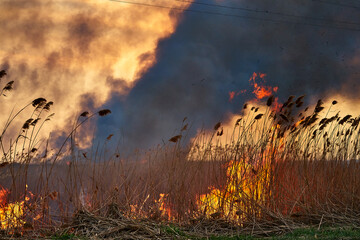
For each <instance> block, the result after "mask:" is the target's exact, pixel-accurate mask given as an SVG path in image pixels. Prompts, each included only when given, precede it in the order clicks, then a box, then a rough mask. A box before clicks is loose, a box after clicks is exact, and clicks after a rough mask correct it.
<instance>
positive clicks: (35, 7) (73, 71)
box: [0, 0, 190, 146]
mask: <svg viewBox="0 0 360 240" xmlns="http://www.w3.org/2000/svg"><path fill="white" fill-rule="evenodd" d="M143 2H147V3H151V2H153V1H151V0H147V1H143ZM157 2H158V4H167V5H169V6H173V7H180V8H186V7H188V6H189V4H190V3H188V2H187V3H184V2H171V3H169V1H165V0H159V1H157ZM0 9H1V14H0V36H1V37H0V46H1V47H0V67H1V69H5V70H6V71H7V73H8V75H7V76H6V78H5V80H7V81H11V80H13V81H15V83H14V91H13V92H12V93H11V94H8V96H7V97H6V98H2V99H1V100H0V101H1V104H0V111H1V113H2V117H1V118H0V124H1V125H4V123H5V121H6V119H7V117H8V116H9V114H10V110H11V109H12V108H13V107H14V106H15V109H14V110H15V112H16V110H17V109H20V108H21V107H22V106H24V105H25V104H26V103H28V102H31V101H32V100H33V99H35V98H37V97H44V98H46V99H47V100H49V101H50V100H51V101H54V103H55V104H54V106H53V108H52V111H53V112H55V113H56V115H55V116H54V118H53V119H52V123H49V124H47V125H46V126H48V128H47V129H44V131H43V132H44V133H48V132H49V131H52V135H53V136H61V135H63V132H68V131H69V130H70V128H71V126H72V124H73V121H75V120H76V118H77V116H78V115H79V114H80V113H81V112H82V111H84V110H90V111H95V110H96V109H98V108H99V107H101V106H102V105H103V104H104V103H106V101H108V100H109V97H110V96H111V94H114V93H116V94H118V95H121V96H125V95H126V94H128V93H129V91H130V90H131V88H133V86H134V85H135V83H136V81H137V80H138V79H139V78H140V77H141V76H142V74H143V73H145V72H146V71H147V70H148V69H149V67H151V66H153V65H154V64H155V63H156V56H155V50H156V48H157V44H158V41H159V39H163V38H166V37H168V36H170V35H171V34H172V33H173V32H174V30H175V27H176V25H177V22H178V19H179V17H180V14H181V12H179V11H176V12H174V11H172V10H171V9H158V8H148V7H141V6H137V5H130V4H124V3H119V2H113V1H105V0H26V1H23V0H16V1H13V0H3V1H0ZM1 69H0V70H1ZM18 119H19V122H15V123H14V124H13V126H15V129H13V132H14V133H17V132H18V131H19V128H20V127H21V126H22V124H23V122H24V121H25V120H26V114H25V115H24V116H23V117H22V118H21V117H19V118H18ZM45 128H46V127H45ZM93 133H94V131H93V130H91V129H88V131H86V132H84V133H83V134H82V136H81V137H82V139H81V141H80V142H79V143H80V144H82V145H83V146H87V144H89V143H90V142H91V141H90V140H91V137H92V134H93ZM41 137H45V138H47V137H48V135H43V136H41Z"/></svg>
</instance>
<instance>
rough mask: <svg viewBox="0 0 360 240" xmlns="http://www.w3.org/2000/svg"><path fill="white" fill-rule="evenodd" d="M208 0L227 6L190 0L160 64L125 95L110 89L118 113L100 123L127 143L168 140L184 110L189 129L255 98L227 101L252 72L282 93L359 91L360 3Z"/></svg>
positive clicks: (282, 97)
mask: <svg viewBox="0 0 360 240" xmlns="http://www.w3.org/2000/svg"><path fill="white" fill-rule="evenodd" d="M195 2H198V3H200V2H201V1H195ZM349 2H350V1H349ZM206 3H209V4H223V5H227V6H231V7H232V9H229V8H219V7H211V6H205V5H199V4H195V3H193V4H192V6H191V7H190V10H192V11H194V12H187V13H186V14H185V16H184V20H183V21H182V23H181V24H180V25H179V27H178V29H177V31H176V32H175V34H174V35H172V36H171V38H169V39H166V40H164V41H162V42H161V44H160V45H159V46H158V48H157V59H158V62H157V64H156V65H155V66H154V67H153V68H152V69H151V70H150V71H149V72H148V73H146V74H145V75H144V77H143V78H142V79H141V81H140V82H139V84H137V85H136V86H135V88H133V89H132V91H131V92H130V95H129V96H128V98H127V99H126V100H122V99H120V98H119V97H117V96H115V95H114V96H113V98H112V100H111V101H110V102H109V103H108V104H107V106H109V107H110V108H111V109H112V110H113V112H114V113H115V115H116V116H117V117H115V118H112V119H109V120H107V122H106V125H102V124H101V125H100V127H101V128H103V129H106V130H107V131H109V132H111V131H117V129H121V131H122V132H123V133H124V136H125V139H126V144H127V146H135V147H136V146H139V147H140V146H146V147H148V146H150V145H153V144H157V143H161V139H163V140H164V141H165V142H167V140H168V139H169V138H170V137H172V136H173V134H174V131H176V130H179V128H180V125H181V122H182V120H183V118H184V117H188V121H189V122H190V123H191V124H192V130H193V131H192V133H194V132H195V130H196V129H198V128H199V127H201V126H202V124H205V127H206V126H213V125H214V124H215V123H216V122H218V121H221V120H223V119H224V118H225V117H226V115H227V114H228V113H229V112H234V113H236V112H239V111H240V109H241V107H242V105H243V104H244V101H245V100H248V99H250V98H253V96H250V95H239V96H237V97H235V98H234V99H233V101H232V102H229V101H228V99H229V95H228V93H229V92H230V91H236V92H238V91H241V90H243V89H248V88H249V81H248V80H249V78H250V76H251V75H252V74H253V72H263V73H266V74H267V84H268V85H272V86H278V87H279V90H278V92H277V93H278V95H279V100H280V101H284V100H285V99H286V98H287V97H288V96H289V95H298V96H299V95H303V94H306V95H307V96H308V97H307V99H313V100H317V99H318V98H320V97H327V96H330V97H331V96H335V94H336V96H337V97H338V96H339V95H340V96H347V97H348V98H354V101H355V100H356V99H357V100H358V99H359V97H358V92H359V90H360V84H359V73H360V71H359V70H360V65H359V64H360V55H359V54H360V51H359V46H360V45H359V40H360V31H359V30H360V14H359V11H358V9H356V8H349V7H341V6H336V5H334V4H325V3H322V2H320V1H308V0H290V1H264V0H242V1H206ZM351 3H352V4H355V3H354V2H353V1H352V2H351ZM358 6H359V5H358ZM235 8H249V9H255V10H256V11H258V12H254V11H253V12H250V11H240V10H238V9H235ZM196 11H207V12H217V13H220V14H217V15H212V14H208V13H206V14H204V13H199V12H196ZM226 15H237V16H226ZM291 15H292V16H291ZM239 16H242V17H239ZM298 16H303V17H298ZM349 22H352V23H349ZM354 23H355V24H354ZM338 100H340V99H338ZM119 102H122V104H121V106H120V105H119Z"/></svg>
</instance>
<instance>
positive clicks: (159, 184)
mask: <svg viewBox="0 0 360 240" xmlns="http://www.w3.org/2000/svg"><path fill="white" fill-rule="evenodd" d="M3 76H4V75H3ZM6 86H7V85H6ZM6 86H5V87H6ZM8 88H9V87H8ZM8 90H11V89H10V88H9V89H8ZM303 98H304V97H303V96H301V97H298V98H295V97H294V96H291V97H289V99H288V100H287V101H286V102H285V103H284V104H283V105H282V107H281V108H279V109H278V108H274V107H273V104H274V97H272V96H271V97H269V99H268V100H267V102H266V103H263V104H259V103H256V104H253V106H251V105H247V104H245V105H244V108H243V109H242V111H241V113H240V114H239V116H238V117H236V118H234V119H232V120H231V121H229V122H228V123H225V124H224V123H216V124H214V127H213V129H204V130H201V131H199V132H198V134H197V135H196V136H195V137H194V138H192V139H187V138H186V136H187V134H188V123H187V121H186V119H184V120H183V121H182V125H181V128H180V130H179V132H178V133H177V135H175V136H174V137H172V138H170V139H169V141H168V142H166V143H164V144H162V145H159V146H157V147H155V148H153V149H150V150H148V151H146V152H141V151H140V152H135V153H134V154H133V155H131V156H128V157H124V155H123V154H122V152H121V151H119V150H118V149H107V148H106V144H104V145H103V147H97V146H93V147H92V148H89V149H86V150H85V149H79V148H78V147H76V146H77V141H80V140H79V138H77V137H76V136H77V135H76V134H77V133H78V131H80V129H81V128H82V127H83V126H84V125H85V124H86V122H87V121H89V120H90V119H91V118H95V117H104V116H106V115H108V114H110V113H111V111H110V110H108V109H104V110H100V111H98V112H95V113H88V112H83V113H82V114H81V115H80V116H79V117H78V118H77V121H76V122H75V124H74V127H73V129H72V130H71V131H70V132H69V134H68V135H67V136H66V137H65V140H64V142H63V143H62V144H60V145H59V146H58V149H55V153H54V154H53V155H48V154H46V153H47V152H48V149H47V147H46V146H45V148H44V149H43V150H40V147H39V146H38V143H39V140H38V139H37V136H38V133H39V131H41V129H42V126H43V124H45V123H46V124H47V122H48V121H49V119H51V117H52V114H51V113H50V112H49V111H50V107H51V105H52V102H48V101H47V100H46V99H43V98H38V99H35V100H34V101H32V102H30V103H29V104H28V105H27V106H26V107H24V108H23V109H32V113H31V116H30V117H29V118H27V120H25V121H24V124H23V125H22V126H15V128H16V127H18V132H19V134H18V135H17V137H16V138H14V137H13V136H12V137H9V135H8V132H7V131H9V129H12V128H11V127H12V125H11V124H12V123H13V120H14V119H15V118H17V117H19V115H18V113H15V114H14V113H12V114H11V115H10V117H9V119H8V121H7V123H6V124H5V127H4V129H3V131H2V134H1V136H0V140H1V141H0V143H1V144H0V145H1V151H2V159H1V163H0V174H1V175H0V185H1V187H2V188H1V189H0V190H1V191H0V220H1V229H2V234H3V236H8V237H10V238H11V237H21V236H23V237H26V236H28V237H30V238H35V237H37V238H44V237H48V236H54V233H56V234H57V236H58V237H54V238H55V239H66V238H71V237H72V236H76V237H79V238H80V239H94V238H95V239H96V238H118V237H121V238H126V239H173V238H184V239H186V238H190V239H243V238H241V237H239V236H249V237H244V239H254V238H255V237H267V238H268V239H269V238H270V239H271V238H273V239H312V238H314V239H338V237H341V238H344V239H354V238H356V237H357V235H358V234H359V231H358V230H357V229H358V228H359V227H360V218H359V216H360V204H359V200H360V175H359V171H360V161H359V159H360V158H359V155H360V145H359V144H360V143H359V139H360V138H359V137H360V128H359V122H360V117H353V116H351V115H345V116H342V115H341V113H340V112H334V110H333V109H334V107H335V105H337V102H336V101H333V102H330V103H326V104H325V103H323V101H322V100H319V101H318V102H317V103H316V104H314V106H313V107H310V108H308V107H304V106H303V104H304V101H303ZM21 111H23V110H20V112H21ZM20 112H19V113H20ZM14 139H16V140H15V141H14ZM110 139H111V136H109V138H108V139H107V140H106V141H110ZM170 226H176V227H170ZM338 226H351V228H339V227H338ZM332 227H336V228H332ZM299 229H300V230H299ZM317 229H319V230H317ZM226 236H237V237H227V238H226Z"/></svg>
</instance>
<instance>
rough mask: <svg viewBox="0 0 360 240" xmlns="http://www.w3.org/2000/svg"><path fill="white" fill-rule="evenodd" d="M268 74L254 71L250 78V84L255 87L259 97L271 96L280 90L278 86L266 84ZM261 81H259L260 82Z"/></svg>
mask: <svg viewBox="0 0 360 240" xmlns="http://www.w3.org/2000/svg"><path fill="white" fill-rule="evenodd" d="M265 77H266V74H265V73H255V72H254V73H253V75H252V77H251V78H250V79H249V82H250V84H251V85H252V86H253V87H254V91H253V93H254V94H255V97H256V98H257V99H263V98H265V97H270V96H271V95H272V94H273V93H274V92H277V91H278V89H279V88H278V87H271V86H266V85H264V83H265V82H266V81H265ZM258 82H259V83H258Z"/></svg>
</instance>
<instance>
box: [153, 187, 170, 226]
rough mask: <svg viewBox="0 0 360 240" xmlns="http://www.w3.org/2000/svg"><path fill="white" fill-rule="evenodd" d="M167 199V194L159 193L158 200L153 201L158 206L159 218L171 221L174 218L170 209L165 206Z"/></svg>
mask: <svg viewBox="0 0 360 240" xmlns="http://www.w3.org/2000/svg"><path fill="white" fill-rule="evenodd" d="M167 197H168V195H167V194H164V193H160V196H159V199H158V200H155V203H156V205H157V206H158V209H159V211H160V214H161V216H162V217H163V218H165V219H167V220H171V219H173V217H174V216H173V215H172V212H171V208H170V207H169V206H168V204H167V201H166V199H167Z"/></svg>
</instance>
